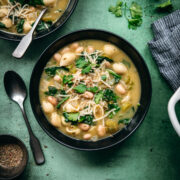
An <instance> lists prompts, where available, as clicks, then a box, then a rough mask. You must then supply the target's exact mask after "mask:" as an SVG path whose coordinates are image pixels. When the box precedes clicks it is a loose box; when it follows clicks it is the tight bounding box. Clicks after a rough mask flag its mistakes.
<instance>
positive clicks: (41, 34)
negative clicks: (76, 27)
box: [0, 0, 78, 41]
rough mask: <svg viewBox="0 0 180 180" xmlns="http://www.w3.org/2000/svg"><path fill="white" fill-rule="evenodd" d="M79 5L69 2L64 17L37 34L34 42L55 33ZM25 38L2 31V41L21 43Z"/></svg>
mask: <svg viewBox="0 0 180 180" xmlns="http://www.w3.org/2000/svg"><path fill="white" fill-rule="evenodd" d="M77 3H78V0H69V4H68V7H67V8H66V10H65V12H64V13H63V14H62V16H61V17H60V18H59V19H58V20H57V21H56V22H55V23H54V24H53V25H52V26H51V27H50V28H49V29H47V30H45V31H42V32H39V33H37V34H35V35H34V37H33V40H35V39H39V38H42V37H44V36H46V35H48V34H50V33H52V32H54V31H55V30H57V29H58V28H60V27H61V26H62V25H63V24H64V23H65V22H66V21H67V20H68V18H69V17H70V16H71V14H72V13H73V11H74V9H75V7H76V5H77ZM23 36H24V35H21V34H15V33H10V32H7V31H3V30H0V38H2V39H6V40H12V41H20V40H21V39H22V37H23Z"/></svg>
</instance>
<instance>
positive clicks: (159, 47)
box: [148, 10, 180, 91]
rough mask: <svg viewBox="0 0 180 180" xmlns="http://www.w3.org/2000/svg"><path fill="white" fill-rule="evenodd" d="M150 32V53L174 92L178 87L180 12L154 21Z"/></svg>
mask: <svg viewBox="0 0 180 180" xmlns="http://www.w3.org/2000/svg"><path fill="white" fill-rule="evenodd" d="M152 30H153V33H154V39H153V40H152V41H150V42H149V43H148V45H149V48H150V51H151V53H152V56H153V58H154V60H155V61H156V63H157V65H158V67H159V70H160V73H161V74H162V76H163V77H164V78H165V79H166V80H167V81H168V83H169V84H170V86H171V87H172V88H173V90H174V91H175V90H176V89H177V88H178V87H180V10H177V11H175V12H173V13H172V14H170V15H168V16H165V17H163V18H161V19H159V20H157V21H155V22H154V23H153V24H152Z"/></svg>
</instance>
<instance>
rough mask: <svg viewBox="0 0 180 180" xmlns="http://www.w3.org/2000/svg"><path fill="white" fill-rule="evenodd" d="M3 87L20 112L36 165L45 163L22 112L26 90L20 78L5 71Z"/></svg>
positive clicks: (37, 141) (40, 149)
mask: <svg viewBox="0 0 180 180" xmlns="http://www.w3.org/2000/svg"><path fill="white" fill-rule="evenodd" d="M4 86H5V90H6V93H7V95H8V96H9V98H10V99H11V100H13V101H14V102H16V103H17V104H18V105H19V106H20V109H21V111H22V114H23V117H24V120H25V123H26V126H27V128H28V131H29V135H30V145H31V149H32V152H33V156H34V159H35V162H36V164H38V165H40V164H43V163H44V162H45V159H44V155H43V152H42V148H41V145H40V142H39V140H38V139H37V138H36V136H35V135H34V134H33V132H32V129H31V126H30V124H29V121H28V118H27V116H26V112H25V110H24V101H25V99H26V97H27V90H26V86H25V83H24V81H23V80H22V78H21V77H20V76H19V75H18V74H17V73H15V72H14V71H7V72H6V73H5V75H4Z"/></svg>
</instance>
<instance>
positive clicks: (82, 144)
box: [30, 29, 152, 151]
mask: <svg viewBox="0 0 180 180" xmlns="http://www.w3.org/2000/svg"><path fill="white" fill-rule="evenodd" d="M83 39H97V40H103V41H107V42H110V43H112V44H114V45H116V46H117V47H119V48H120V49H122V50H123V51H124V52H125V53H126V54H127V55H128V56H129V57H130V58H131V60H132V61H133V63H134V64H135V66H136V68H137V70H138V72H139V76H140V80H141V99H140V104H141V105H140V107H139V108H138V111H137V112H136V114H135V115H134V117H133V119H132V121H131V122H130V123H129V124H128V125H127V127H126V128H124V129H123V130H121V131H119V132H117V133H115V134H114V135H113V136H112V137H107V138H104V139H101V140H98V141H96V142H90V141H83V140H77V139H74V138H71V137H69V136H66V135H65V134H63V133H61V132H59V131H58V130H57V129H56V128H55V127H53V126H52V125H51V124H50V123H49V122H48V120H47V119H46V117H45V115H44V113H43V111H42V109H41V104H40V99H39V82H40V77H41V74H42V72H43V70H44V67H45V66H46V63H47V62H48V61H49V60H50V58H51V57H52V56H53V54H54V53H55V52H57V51H58V50H59V49H61V48H62V47H64V46H66V45H67V44H69V43H72V42H74V41H79V40H83ZM151 94H152V86H151V78H150V74H149V71H148V69H147V66H146V64H145V62H144V60H143V58H142V57H141V55H140V54H139V53H138V52H137V50H136V49H135V48H134V47H133V46H132V45H131V44H130V43H129V42H127V41H126V40H125V39H123V38H122V37H119V36H117V35H115V34H112V33H110V32H106V31H102V30H92V29H89V30H80V31H76V32H73V33H70V34H68V35H66V36H64V37H61V38H60V39H58V40H56V41H55V42H53V43H52V44H51V45H50V46H49V47H48V48H47V49H46V50H45V51H44V52H43V53H42V55H41V57H40V59H39V61H38V62H37V64H36V65H35V67H34V70H33V72H32V76H31V81H30V101H31V106H32V109H33V112H34V115H35V117H36V119H37V120H38V122H39V124H40V126H41V127H42V128H43V130H44V131H45V132H46V133H47V134H48V135H49V136H50V137H52V138H53V139H54V140H56V141H57V142H59V143H61V144H63V145H65V146H67V147H70V148H73V149H78V150H86V151H92V150H102V149H106V148H110V147H112V146H114V145H116V144H118V143H120V142H122V141H123V140H125V139H126V138H127V137H128V136H130V135H131V134H132V133H133V132H134V131H135V129H136V128H137V127H138V126H139V125H140V123H141V122H142V120H143V119H144V117H145V115H146V113H147V111H148V109H149V105H150V102H151Z"/></svg>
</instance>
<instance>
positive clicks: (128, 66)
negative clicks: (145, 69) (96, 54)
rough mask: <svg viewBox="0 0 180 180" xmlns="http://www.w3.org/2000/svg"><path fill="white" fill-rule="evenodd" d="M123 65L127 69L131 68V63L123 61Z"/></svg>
mask: <svg viewBox="0 0 180 180" xmlns="http://www.w3.org/2000/svg"><path fill="white" fill-rule="evenodd" d="M122 63H123V64H124V65H125V66H126V67H127V68H130V67H131V63H130V62H128V61H126V60H125V59H123V60H122Z"/></svg>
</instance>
